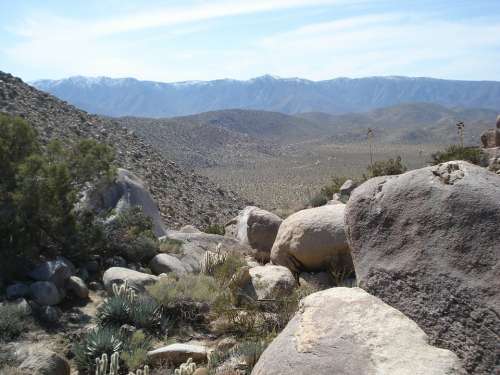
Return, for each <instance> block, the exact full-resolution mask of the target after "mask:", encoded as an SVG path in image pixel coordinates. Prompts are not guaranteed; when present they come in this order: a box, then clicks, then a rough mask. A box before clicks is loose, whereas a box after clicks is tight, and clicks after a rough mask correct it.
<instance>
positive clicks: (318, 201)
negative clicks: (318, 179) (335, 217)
mask: <svg viewBox="0 0 500 375" xmlns="http://www.w3.org/2000/svg"><path fill="white" fill-rule="evenodd" d="M330 198H331V197H330ZM330 198H328V197H327V196H326V195H324V194H323V193H318V194H316V195H314V196H313V197H312V198H311V199H310V200H309V206H311V207H320V206H324V205H325V204H327V203H328V201H329V200H330Z"/></svg>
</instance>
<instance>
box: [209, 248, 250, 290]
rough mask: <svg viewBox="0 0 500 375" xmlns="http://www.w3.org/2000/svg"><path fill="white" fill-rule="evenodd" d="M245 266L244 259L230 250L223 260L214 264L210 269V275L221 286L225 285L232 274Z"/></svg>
mask: <svg viewBox="0 0 500 375" xmlns="http://www.w3.org/2000/svg"><path fill="white" fill-rule="evenodd" d="M244 266H246V262H245V259H243V257H242V256H241V255H240V254H237V253H234V252H231V253H228V254H227V256H226V257H225V258H224V261H223V262H221V263H219V264H216V265H215V266H214V268H213V271H212V276H213V277H214V278H215V280H216V281H217V282H218V283H219V285H220V286H221V287H226V286H227V285H228V284H229V282H230V280H231V278H232V277H233V275H234V274H235V273H236V272H237V271H238V270H239V269H240V268H241V267H244Z"/></svg>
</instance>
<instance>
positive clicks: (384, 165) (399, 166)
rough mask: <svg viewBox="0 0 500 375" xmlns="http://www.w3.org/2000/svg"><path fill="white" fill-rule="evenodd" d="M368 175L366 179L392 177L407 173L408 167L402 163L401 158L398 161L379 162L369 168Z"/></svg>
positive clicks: (397, 158)
mask: <svg viewBox="0 0 500 375" xmlns="http://www.w3.org/2000/svg"><path fill="white" fill-rule="evenodd" d="M366 169H367V172H368V175H367V176H364V177H365V179H368V178H373V177H378V176H392V175H398V174H401V173H404V172H406V171H407V168H406V166H405V165H404V164H403V163H402V160H401V156H398V157H396V159H392V158H391V159H388V160H379V161H376V162H375V163H373V165H370V166H368V167H367V168H366Z"/></svg>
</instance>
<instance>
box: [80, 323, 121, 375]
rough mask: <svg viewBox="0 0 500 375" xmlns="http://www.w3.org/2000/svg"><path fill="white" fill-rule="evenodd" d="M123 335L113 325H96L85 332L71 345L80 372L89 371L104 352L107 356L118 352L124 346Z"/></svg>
mask: <svg viewBox="0 0 500 375" xmlns="http://www.w3.org/2000/svg"><path fill="white" fill-rule="evenodd" d="M124 340H125V337H124V335H123V334H122V333H121V332H120V330H119V329H117V328H113V327H96V328H94V329H93V330H91V331H89V332H87V333H86V334H85V335H84V337H83V338H82V340H81V341H80V342H79V343H77V344H76V345H75V346H74V347H73V353H74V354H75V363H76V365H77V367H78V370H79V371H81V372H82V373H91V372H92V371H93V370H94V368H95V359H96V358H101V356H102V355H103V354H104V353H106V355H107V356H108V358H110V357H111V355H112V354H113V353H118V352H120V350H122V348H123V346H124Z"/></svg>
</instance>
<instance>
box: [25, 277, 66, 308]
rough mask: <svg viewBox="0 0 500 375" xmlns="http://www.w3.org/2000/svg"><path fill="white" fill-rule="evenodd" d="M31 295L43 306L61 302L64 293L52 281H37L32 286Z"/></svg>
mask: <svg viewBox="0 0 500 375" xmlns="http://www.w3.org/2000/svg"><path fill="white" fill-rule="evenodd" d="M30 291H31V297H32V298H33V300H34V301H35V302H36V303H38V304H39V305H41V306H52V305H57V304H58V303H60V302H61V301H62V299H63V297H64V295H63V294H62V293H61V292H60V291H59V290H58V289H57V287H56V285H55V284H54V283H53V282H50V281H37V282H34V283H33V284H31V286H30Z"/></svg>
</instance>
